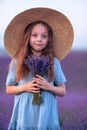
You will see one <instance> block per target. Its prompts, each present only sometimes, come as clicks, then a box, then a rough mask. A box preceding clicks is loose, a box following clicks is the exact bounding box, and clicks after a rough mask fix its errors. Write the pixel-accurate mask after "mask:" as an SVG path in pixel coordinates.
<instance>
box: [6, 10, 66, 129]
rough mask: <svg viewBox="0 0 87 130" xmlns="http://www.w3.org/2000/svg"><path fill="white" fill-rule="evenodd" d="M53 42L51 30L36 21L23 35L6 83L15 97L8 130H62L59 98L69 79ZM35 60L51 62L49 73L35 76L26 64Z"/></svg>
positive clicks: (26, 28)
mask: <svg viewBox="0 0 87 130" xmlns="http://www.w3.org/2000/svg"><path fill="white" fill-rule="evenodd" d="M33 10H34V9H33ZM37 10H38V8H37ZM49 10H51V9H47V11H48V12H49ZM28 11H30V10H28ZM36 14H38V13H36ZM17 17H18V16H17ZM7 30H8V29H7ZM6 33H7V32H6ZM5 37H6V34H5ZM53 38H54V33H53V30H52V27H51V26H49V24H48V23H47V22H45V21H44V19H43V20H42V19H41V20H37V21H35V20H33V21H32V22H31V23H29V24H28V25H27V26H26V27H25V29H24V31H23V39H22V40H21V44H20V46H19V48H18V51H16V53H15V56H12V61H11V64H10V68H9V73H8V76H7V80H6V86H7V87H6V92H7V93H8V94H15V100H14V108H13V113H12V117H11V121H10V124H9V127H8V130H60V126H59V119H58V110H57V109H58V108H57V101H56V95H57V96H64V95H65V93H66V89H65V82H66V78H65V76H64V74H63V72H62V69H61V66H60V63H59V60H58V59H57V58H56V57H55V49H54V42H53V40H54V39H53ZM14 40H15V38H14ZM5 43H6V40H5ZM14 51H15V50H14ZM11 54H12V53H11ZM32 57H34V58H35V59H36V61H37V60H38V58H40V59H42V58H44V57H45V58H48V67H47V70H46V71H45V69H44V75H43V76H42V75H39V74H36V75H33V74H32V70H31V69H30V68H28V65H27V64H25V61H26V60H27V61H28V60H29V59H30V58H32ZM29 63H30V62H29ZM32 65H33V64H32ZM40 92H41V96H42V102H41V103H40V104H33V103H32V100H33V96H34V94H39V93H40Z"/></svg>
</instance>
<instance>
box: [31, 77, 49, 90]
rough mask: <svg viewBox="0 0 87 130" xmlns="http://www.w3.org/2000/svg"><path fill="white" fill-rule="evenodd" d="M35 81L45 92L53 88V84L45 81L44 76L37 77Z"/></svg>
mask: <svg viewBox="0 0 87 130" xmlns="http://www.w3.org/2000/svg"><path fill="white" fill-rule="evenodd" d="M33 80H34V81H35V82H36V83H37V84H39V88H40V89H43V90H46V91H49V90H50V87H51V84H50V83H49V82H48V81H47V80H45V79H44V78H43V77H42V76H40V75H36V76H35V77H34V78H33Z"/></svg>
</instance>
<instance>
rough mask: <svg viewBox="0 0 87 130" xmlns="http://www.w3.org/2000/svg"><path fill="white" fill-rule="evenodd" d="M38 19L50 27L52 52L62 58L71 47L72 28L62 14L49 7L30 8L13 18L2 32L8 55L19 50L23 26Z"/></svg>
mask: <svg viewBox="0 0 87 130" xmlns="http://www.w3.org/2000/svg"><path fill="white" fill-rule="evenodd" d="M38 20H41V21H44V22H46V23H48V25H49V26H50V27H51V28H52V30H53V47H54V52H55V55H56V57H57V58H58V59H59V60H62V59H63V58H64V57H65V56H66V55H67V54H68V52H69V51H70V49H71V47H72V43H73V37H74V33H73V28H72V25H71V23H70V21H69V19H68V18H67V17H66V16H65V15H64V14H62V13H60V12H58V11H56V10H53V9H50V8H31V9H28V10H25V11H23V12H21V13H20V14H18V15H17V16H15V17H14V18H13V20H12V21H11V22H10V23H9V25H8V26H7V28H6V30H5V34H4V46H5V48H6V50H7V52H8V54H9V56H11V57H14V56H15V55H16V54H17V53H18V52H19V47H20V45H21V44H22V41H23V33H24V30H25V28H26V27H27V26H28V25H29V24H30V23H32V22H35V21H38Z"/></svg>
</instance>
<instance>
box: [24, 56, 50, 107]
mask: <svg viewBox="0 0 87 130" xmlns="http://www.w3.org/2000/svg"><path fill="white" fill-rule="evenodd" d="M24 64H25V65H26V66H27V68H28V69H29V71H30V72H31V73H32V75H33V76H35V75H37V74H38V75H41V76H44V74H45V73H46V71H47V69H48V67H49V58H48V57H46V56H41V57H36V56H31V57H30V56H29V57H28V58H27V59H25V60H24ZM42 102H43V101H42V95H41V92H40V93H38V94H37V93H34V95H33V101H32V103H33V104H38V105H39V104H41V103H42Z"/></svg>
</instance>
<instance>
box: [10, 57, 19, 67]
mask: <svg viewBox="0 0 87 130" xmlns="http://www.w3.org/2000/svg"><path fill="white" fill-rule="evenodd" d="M16 63H17V59H16V58H12V60H11V62H10V65H9V68H13V67H14V66H16Z"/></svg>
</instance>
